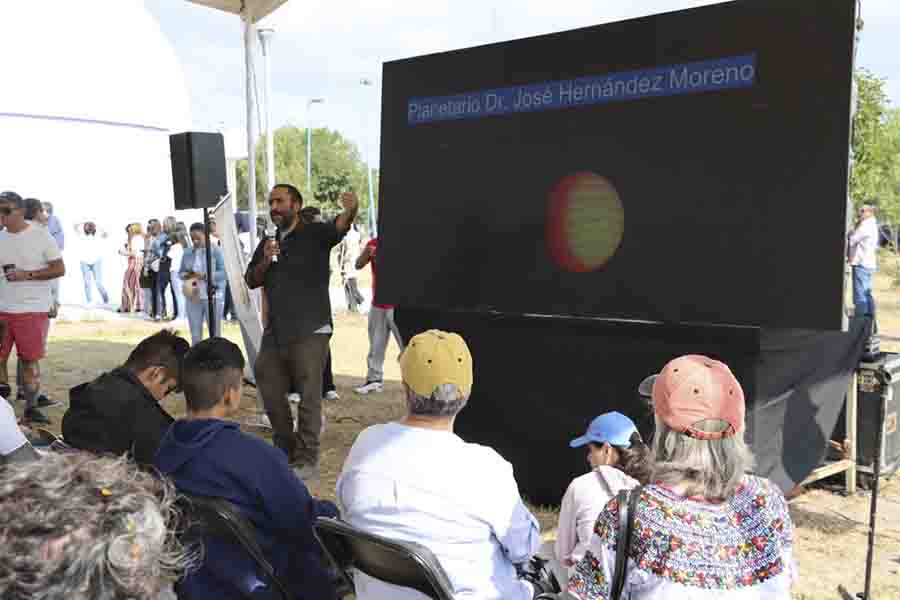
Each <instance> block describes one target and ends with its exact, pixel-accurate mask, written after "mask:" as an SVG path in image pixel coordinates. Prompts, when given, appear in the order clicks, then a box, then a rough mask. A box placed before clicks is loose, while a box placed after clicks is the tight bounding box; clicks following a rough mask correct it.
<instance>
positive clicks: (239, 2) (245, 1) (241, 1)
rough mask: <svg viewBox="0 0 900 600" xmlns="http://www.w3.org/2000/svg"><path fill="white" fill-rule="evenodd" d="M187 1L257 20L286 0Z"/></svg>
mask: <svg viewBox="0 0 900 600" xmlns="http://www.w3.org/2000/svg"><path fill="white" fill-rule="evenodd" d="M188 2H193V3H194V4H202V5H203V6H208V7H209V8H215V9H218V10H222V11H225V12H230V13H233V14H236V15H241V16H249V17H250V18H251V20H253V21H259V20H260V19H262V18H265V17H266V16H267V15H269V14H271V13H272V12H274V11H275V9H277V8H278V7H279V6H281V5H282V4H284V3H285V2H287V0H188Z"/></svg>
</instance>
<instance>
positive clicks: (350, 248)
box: [341, 227, 362, 279]
mask: <svg viewBox="0 0 900 600" xmlns="http://www.w3.org/2000/svg"><path fill="white" fill-rule="evenodd" d="M361 239H362V236H360V234H359V232H358V231H357V230H356V229H354V228H353V227H351V228H350V229H349V230H347V235H345V236H344V264H343V265H341V266H342V269H343V272H344V276H345V277H347V278H348V279H352V278H354V277H356V276H357V273H356V259H357V258H359V242H360V240H361Z"/></svg>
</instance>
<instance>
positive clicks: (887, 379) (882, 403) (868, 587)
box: [856, 369, 893, 600]
mask: <svg viewBox="0 0 900 600" xmlns="http://www.w3.org/2000/svg"><path fill="white" fill-rule="evenodd" d="M876 376H877V377H878V379H879V383H880V384H881V395H880V397H879V399H878V400H879V402H878V421H876V422H875V425H876V427H878V429H876V430H875V461H874V464H873V465H872V502H871V505H870V506H869V547H868V550H867V551H866V584H865V588H864V591H863V593H861V594H857V595H856V597H857V598H860V599H861V600H872V596H871V593H872V562H873V560H874V559H875V524H876V519H877V516H878V483H879V480H880V479H881V455H882V453H883V452H884V419H885V413H886V412H887V403H888V400H890V399H891V395H892V394H893V386H892V384H891V375H890V373H888V372H887V371H886V370H885V369H880V372H878V373H877V374H876Z"/></svg>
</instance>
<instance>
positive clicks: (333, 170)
mask: <svg viewBox="0 0 900 600" xmlns="http://www.w3.org/2000/svg"><path fill="white" fill-rule="evenodd" d="M265 148H266V140H265V136H263V137H261V138H260V140H259V142H258V143H257V146H256V200H257V206H258V207H259V209H260V210H261V211H262V210H264V209H265V207H266V206H267V204H266V202H267V197H268V189H267V186H268V183H267V181H266V156H265V152H266V150H265ZM237 172H238V173H237V193H238V206H239V207H240V208H247V200H246V198H247V161H246V160H244V161H239V162H238V165H237ZM306 172H307V168H306V130H305V129H300V128H299V127H294V126H292V125H286V126H284V127H279V128H278V129H277V130H276V131H275V181H277V182H284V183H291V184H293V185H295V186H297V188H298V189H299V190H300V192H301V193H302V194H303V198H304V203H305V204H307V205H312V206H318V207H320V208H321V209H322V211H323V212H324V213H325V214H326V215H328V214H334V213H335V212H337V211H339V210H340V204H339V198H340V194H341V192H343V191H346V190H348V189H352V190H353V191H355V192H356V193H357V195H358V196H359V200H360V216H359V220H360V221H361V222H364V223H366V222H367V221H368V217H367V214H368V212H367V209H368V205H369V202H368V182H367V179H366V164H365V163H364V162H363V160H362V157H361V155H360V152H359V149H358V148H357V147H356V144H354V143H353V142H351V141H350V140H348V139H347V138H345V137H344V136H343V135H341V133H340V132H338V131H333V130H330V129H327V128H320V129H313V130H312V181H311V184H312V185H311V188H312V190H313V193H312V194H311V197H309V196H310V194H307V189H308V186H307V176H306ZM373 192H374V193H377V188H373ZM335 194H337V195H335Z"/></svg>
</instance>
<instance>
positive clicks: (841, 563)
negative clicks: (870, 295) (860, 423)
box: [18, 269, 900, 600]
mask: <svg viewBox="0 0 900 600" xmlns="http://www.w3.org/2000/svg"><path fill="white" fill-rule="evenodd" d="M365 273H368V269H366V270H365ZM876 298H877V299H878V302H879V304H878V306H879V311H880V312H879V317H880V323H881V330H882V333H883V334H884V336H885V337H884V340H885V341H884V342H883V346H884V347H886V348H890V349H893V350H900V292H898V291H897V290H896V289H895V288H893V286H892V284H891V281H890V280H889V278H888V277H887V276H884V275H880V276H879V277H878V278H877V279H876ZM160 327H161V325H160V324H155V323H149V322H145V321H137V320H134V321H119V322H82V323H66V322H60V323H56V324H55V325H54V328H53V330H52V332H51V338H50V349H49V356H48V358H47V361H46V362H47V366H48V367H49V369H48V372H49V375H48V377H47V383H46V385H45V387H46V388H47V389H48V390H49V392H50V394H51V395H53V396H54V397H56V398H59V399H62V400H67V399H68V391H67V390H68V389H69V388H70V387H72V386H73V385H75V384H77V383H81V382H83V381H86V380H89V379H92V378H94V377H95V376H96V375H97V374H98V373H100V372H102V371H106V370H109V369H111V368H113V367H115V366H116V365H118V364H120V363H121V362H122V361H123V360H124V359H125V357H126V356H127V354H128V352H129V351H130V350H131V348H133V347H134V345H135V344H136V343H137V342H138V341H139V340H140V339H142V338H143V337H144V336H146V335H148V334H150V333H152V332H153V331H156V330H158V329H159V328H160ZM180 329H181V330H182V332H184V333H185V334H186V329H187V328H186V326H184V325H183V326H181V328H180ZM225 334H226V336H227V337H229V338H231V339H232V340H234V341H236V342H238V343H240V341H239V338H240V334H239V332H238V329H237V327H236V326H233V325H226V327H225ZM331 346H332V352H333V363H334V365H333V366H334V372H335V378H336V382H337V385H338V391H339V393H340V395H341V399H340V400H337V401H335V402H330V403H327V404H326V405H325V415H326V419H327V426H326V430H325V435H324V437H323V440H322V449H323V450H322V465H321V466H322V479H321V483H320V484H318V485H314V486H312V491H313V492H314V493H316V494H318V495H320V496H323V497H326V498H332V499H333V497H334V485H335V481H336V479H337V475H338V473H339V472H340V468H341V465H342V463H343V461H344V458H345V457H346V455H347V452H348V451H349V448H350V446H351V444H352V443H353V440H354V439H355V437H356V435H357V434H358V432H359V431H360V430H362V429H363V428H365V427H366V426H368V425H371V424H373V423H380V422H386V421H390V420H393V419H396V418H398V417H399V416H401V415H402V414H403V402H402V396H401V388H400V383H399V379H400V372H399V368H398V365H397V360H396V359H397V348H396V347H395V346H394V345H393V343H392V344H391V346H390V348H389V352H388V358H387V361H386V364H385V379H386V387H385V392H384V393H382V394H378V395H374V396H366V397H360V396H356V395H354V394H353V392H352V388H353V387H354V386H356V385H359V384H360V383H362V381H363V378H364V376H365V359H366V353H367V351H368V340H367V334H366V321H365V317H362V316H356V315H350V316H347V315H339V316H337V317H336V318H335V334H334V337H333V338H332V345H331ZM244 394H245V397H244V404H243V407H244V415H242V417H245V418H248V419H249V418H251V417H253V416H254V414H255V407H256V395H255V391H254V390H253V389H252V388H249V387H248V388H247V389H246V390H245V392H244ZM164 404H165V407H166V409H167V410H169V411H170V412H171V413H172V414H175V415H181V414H183V413H184V400H183V398H182V397H180V396H177V397H173V398H170V399H167V400H166V401H165V402H164ZM18 408H19V410H21V407H18ZM64 410H65V403H64V405H63V406H61V407H58V408H55V409H51V410H50V411H49V414H50V416H51V417H52V418H53V420H54V424H53V426H52V427H51V429H56V430H58V427H59V423H60V420H61V418H62V414H63V412H64ZM245 429H246V430H248V431H253V432H255V433H258V434H259V435H263V436H265V435H266V432H265V431H262V430H257V429H253V428H251V427H246V428H245ZM574 433H576V432H573V434H574ZM839 489H840V486H839V485H828V484H826V485H823V486H818V487H816V488H814V489H811V490H807V491H806V492H805V493H803V494H801V495H799V496H797V497H796V498H795V499H794V500H793V501H792V502H791V514H792V516H793V519H794V524H795V528H796V530H795V538H796V559H797V562H798V565H799V571H800V581H799V583H798V585H797V586H796V587H795V591H794V597H795V598H797V599H804V600H814V599H815V600H819V599H847V598H851V597H853V596H855V594H856V593H857V592H859V591H861V590H862V584H863V576H864V561H865V551H866V535H867V526H868V506H869V495H868V493H866V492H862V491H861V492H859V493H858V494H857V495H855V496H853V497H844V496H843V495H841V494H840V493H837V492H836V491H835V490H839ZM563 491H564V490H560V497H561V496H562V493H563ZM535 513H536V514H537V516H538V518H539V520H540V521H541V527H542V531H543V532H544V536H545V538H547V539H551V538H553V537H554V536H555V531H554V528H555V526H556V512H555V509H553V508H552V507H550V508H536V509H535ZM878 532H879V536H878V539H877V548H878V550H877V554H876V561H875V566H874V577H875V579H874V581H875V585H874V594H873V598H875V599H878V600H889V599H896V598H900V483H898V481H897V480H896V479H895V480H893V481H887V482H885V485H884V486H883V488H882V493H881V495H880V506H879V519H878ZM870 600H871V599H870Z"/></svg>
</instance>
